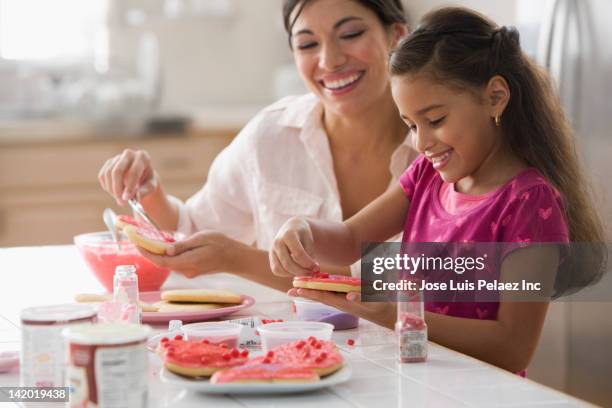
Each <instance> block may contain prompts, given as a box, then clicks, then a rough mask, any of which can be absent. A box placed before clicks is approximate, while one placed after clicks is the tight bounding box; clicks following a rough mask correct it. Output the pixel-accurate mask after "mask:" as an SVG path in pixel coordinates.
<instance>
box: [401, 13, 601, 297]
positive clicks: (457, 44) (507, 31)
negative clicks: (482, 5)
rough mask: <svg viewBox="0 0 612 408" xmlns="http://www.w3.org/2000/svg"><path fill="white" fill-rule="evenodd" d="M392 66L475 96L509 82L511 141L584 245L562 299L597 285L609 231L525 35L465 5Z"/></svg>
mask: <svg viewBox="0 0 612 408" xmlns="http://www.w3.org/2000/svg"><path fill="white" fill-rule="evenodd" d="M389 69H390V71H391V75H407V74H416V73H419V74H421V73H424V74H426V75H429V76H430V77H431V78H432V79H433V80H435V81H438V82H442V83H445V84H448V85H451V86H455V87H459V88H460V89H463V90H467V91H474V92H475V91H479V90H482V89H484V87H486V86H487V84H488V83H489V80H490V79H491V78H492V77H493V76H495V75H500V76H502V77H503V78H504V79H505V80H506V82H507V83H508V87H509V89H510V101H509V102H508V105H507V106H506V108H505V110H504V112H503V115H502V117H501V124H500V126H501V131H502V134H503V137H504V141H505V143H507V145H508V146H509V147H510V149H511V150H512V151H513V153H514V154H515V155H516V156H517V157H519V158H520V159H522V160H523V161H524V162H525V163H527V164H528V165H529V166H532V167H535V168H537V169H538V170H539V171H540V172H541V173H542V174H543V175H544V177H546V179H547V180H548V181H549V182H550V183H551V184H552V185H553V186H554V187H555V188H556V189H557V190H558V191H559V192H560V193H561V195H562V197H563V200H564V204H565V212H566V217H567V221H568V224H569V225H568V226H569V232H570V240H571V241H572V242H573V243H578V244H577V245H572V247H571V250H570V256H569V257H568V258H567V259H566V260H565V262H564V263H563V265H562V268H561V269H560V271H559V273H558V274H557V281H556V284H555V289H556V294H557V295H559V294H562V293H564V292H568V291H575V290H578V289H580V288H581V287H584V286H586V285H588V284H591V283H594V282H597V281H598V280H599V278H600V277H601V275H602V273H603V269H604V268H603V266H604V265H605V260H606V252H605V248H604V247H603V242H604V241H605V238H604V235H605V232H604V227H603V225H602V222H601V219H600V218H599V215H598V214H597V212H596V211H595V209H594V206H593V204H592V201H591V199H590V197H591V195H590V194H589V188H588V183H587V182H586V179H585V177H584V175H583V171H582V169H581V166H580V162H579V159H578V154H577V152H576V146H575V143H574V135H573V132H572V129H571V126H570V124H569V122H568V120H567V118H566V116H565V114H564V112H563V108H562V107H561V103H560V100H559V98H558V96H557V95H556V93H555V91H554V87H553V86H552V83H551V81H550V78H549V76H548V74H547V73H546V72H545V71H544V70H543V69H541V68H540V67H538V66H537V65H536V64H535V63H533V62H532V61H531V59H530V58H529V57H527V56H526V55H525V54H524V53H523V52H522V50H521V47H520V42H519V33H518V31H517V30H516V29H515V28H513V27H510V28H508V27H498V26H497V25H496V24H495V23H493V22H492V21H490V20H488V19H487V18H486V17H484V16H482V15H480V14H478V13H476V12H474V11H471V10H468V9H465V8H461V7H447V8H442V9H439V10H436V11H433V12H431V13H429V14H427V15H426V16H425V17H423V19H422V20H421V23H420V24H419V26H418V27H417V29H416V30H415V31H414V32H413V33H412V34H411V35H410V36H408V37H407V38H405V39H404V40H403V41H402V42H401V43H400V44H399V45H398V47H397V49H396V50H395V51H394V52H393V54H392V56H391V59H390V62H389ZM526 222H527V221H526ZM566 268H567V269H566ZM563 269H566V270H565V273H564V271H563ZM568 271H569V272H571V273H568Z"/></svg>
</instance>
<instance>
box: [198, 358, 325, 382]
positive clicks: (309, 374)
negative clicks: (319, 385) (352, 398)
mask: <svg viewBox="0 0 612 408" xmlns="http://www.w3.org/2000/svg"><path fill="white" fill-rule="evenodd" d="M318 380H319V376H318V374H317V373H316V372H315V371H314V370H312V369H309V368H303V367H292V366H288V365H285V364H266V363H260V364H247V365H244V366H240V367H234V368H229V369H226V370H221V371H217V372H216V373H214V374H213V376H212V377H211V379H210V382H211V383H213V384H223V383H236V382H238V383H253V382H274V383H279V382H311V381H318Z"/></svg>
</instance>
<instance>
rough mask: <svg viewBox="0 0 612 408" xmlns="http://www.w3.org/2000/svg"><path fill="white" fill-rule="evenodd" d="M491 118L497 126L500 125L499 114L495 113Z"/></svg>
mask: <svg viewBox="0 0 612 408" xmlns="http://www.w3.org/2000/svg"><path fill="white" fill-rule="evenodd" d="M493 120H494V121H495V126H497V127H499V126H500V125H501V117H500V116H499V115H495V118H494V119H493Z"/></svg>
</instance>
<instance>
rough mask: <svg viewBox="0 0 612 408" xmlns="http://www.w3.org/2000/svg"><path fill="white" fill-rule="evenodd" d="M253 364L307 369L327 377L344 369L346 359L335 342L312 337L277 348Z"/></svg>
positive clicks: (255, 359)
mask: <svg viewBox="0 0 612 408" xmlns="http://www.w3.org/2000/svg"><path fill="white" fill-rule="evenodd" d="M251 363H253V364H279V365H283V366H286V367H294V368H295V367H299V368H307V369H311V370H313V371H314V372H315V373H317V374H318V375H319V376H320V377H325V376H327V375H330V374H332V373H335V372H336V371H338V370H339V369H340V368H342V365H343V364H344V358H343V357H342V354H340V352H339V351H338V348H337V347H336V344H335V343H334V342H333V341H325V340H317V339H316V338H314V337H312V336H311V337H309V338H308V339H306V340H297V341H294V342H292V343H286V344H282V345H280V346H278V347H275V348H273V349H272V350H269V351H268V353H267V354H265V355H264V356H260V357H255V358H253V359H251V360H250V361H249V364H251Z"/></svg>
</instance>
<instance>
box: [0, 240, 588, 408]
mask: <svg viewBox="0 0 612 408" xmlns="http://www.w3.org/2000/svg"><path fill="white" fill-rule="evenodd" d="M0 265H2V275H1V278H0V279H1V280H0V352H2V351H8V350H17V349H19V336H20V333H19V327H18V325H19V312H20V310H21V309H22V308H24V307H27V306H34V305H43V304H56V303H66V302H71V301H72V299H73V296H74V295H75V294H76V293H96V292H101V291H102V287H101V286H100V285H99V284H98V283H97V281H96V280H95V279H94V277H93V275H92V274H91V273H90V272H89V271H88V270H87V267H86V266H85V264H84V263H83V262H82V260H81V259H80V256H79V254H78V252H77V250H76V248H75V247H73V246H49V247H29V248H7V249H0ZM186 285H188V286H204V285H205V286H206V287H214V288H220V287H224V288H227V289H231V290H233V291H236V292H239V293H244V294H248V295H250V296H253V297H254V298H255V299H256V301H257V303H256V304H255V305H254V306H253V307H251V308H249V309H246V310H243V311H241V312H240V313H239V314H238V316H240V315H242V316H253V315H257V316H262V317H267V318H272V319H285V320H290V319H292V313H291V305H290V299H289V298H288V297H287V296H286V295H285V294H283V293H281V292H277V291H274V290H272V289H268V288H265V287H263V286H260V285H257V284H254V283H251V282H249V281H246V280H243V279H240V278H237V277H234V276H231V275H227V274H216V275H211V276H207V277H201V278H198V279H196V280H192V281H187V280H182V279H177V278H175V277H171V278H170V279H169V280H168V282H166V285H165V286H164V287H177V286H180V287H185V286H186ZM234 316H236V315H234ZM234 316H232V317H234ZM333 339H334V340H335V342H336V343H337V344H338V346H339V347H340V348H341V349H342V352H343V354H344V356H345V358H346V362H347V364H349V365H350V367H351V370H352V377H351V379H350V380H349V381H348V382H346V383H343V384H340V385H336V386H334V387H332V388H327V389H323V390H319V391H315V392H310V393H302V394H294V395H276V396H274V395H266V396H226V395H223V396H211V395H205V394H201V393H197V392H194V391H188V390H186V389H181V388H180V387H176V386H173V385H169V384H166V383H162V382H161V381H160V379H159V371H160V361H159V359H158V357H157V356H155V355H153V354H151V355H150V362H151V365H150V374H149V392H150V395H149V396H150V406H151V407H185V408H187V407H203V406H210V407H215V408H217V407H285V406H286V407H292V408H294V407H295V408H298V407H316V406H320V407H324V408H335V407H373V406H377V407H385V408H391V407H398V408H399V407H479V406H486V407H491V406H513V407H538V408H547V407H551V408H552V407H554V408H565V407H579V406H589V404H587V403H586V402H583V401H580V400H577V399H575V398H573V397H570V396H569V395H566V394H563V393H560V392H557V391H555V390H552V389H550V388H547V387H544V386H542V385H540V384H537V383H535V382H533V381H530V380H528V379H524V378H521V377H519V376H517V375H514V374H511V373H509V372H506V371H503V370H501V369H498V368H496V367H493V366H491V365H488V364H486V363H483V362H481V361H478V360H476V359H473V358H471V357H468V356H466V355H463V354H460V353H457V352H455V351H452V350H450V349H447V348H445V347H442V346H439V345H437V344H434V343H431V342H430V345H429V357H428V360H427V362H425V363H415V364H400V363H398V361H397V358H396V352H397V346H396V344H395V336H394V333H393V332H392V331H391V330H388V329H385V328H382V327H380V326H377V325H375V324H372V323H370V322H367V321H365V320H361V321H360V324H359V327H358V328H357V329H353V330H346V331H336V332H334V335H333ZM348 339H354V340H355V345H354V346H348V345H347V340H348ZM18 382H19V375H18V373H15V372H12V373H5V374H2V373H0V387H2V386H17V385H18ZM0 406H29V405H17V404H10V403H0ZM32 406H36V407H43V406H49V407H52V406H62V405H61V404H47V405H44V404H41V403H37V404H33V405H32Z"/></svg>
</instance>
